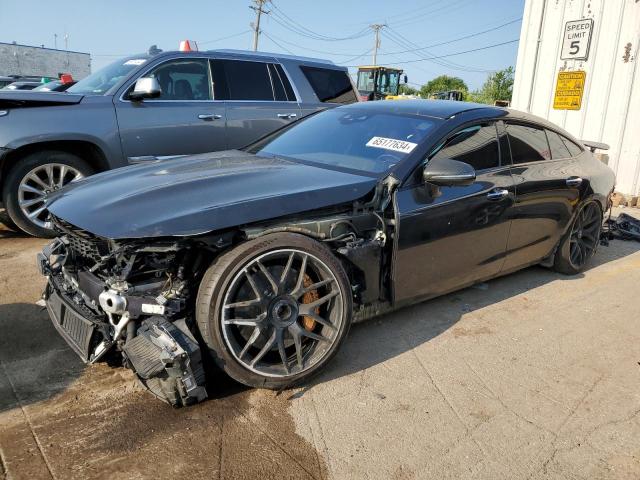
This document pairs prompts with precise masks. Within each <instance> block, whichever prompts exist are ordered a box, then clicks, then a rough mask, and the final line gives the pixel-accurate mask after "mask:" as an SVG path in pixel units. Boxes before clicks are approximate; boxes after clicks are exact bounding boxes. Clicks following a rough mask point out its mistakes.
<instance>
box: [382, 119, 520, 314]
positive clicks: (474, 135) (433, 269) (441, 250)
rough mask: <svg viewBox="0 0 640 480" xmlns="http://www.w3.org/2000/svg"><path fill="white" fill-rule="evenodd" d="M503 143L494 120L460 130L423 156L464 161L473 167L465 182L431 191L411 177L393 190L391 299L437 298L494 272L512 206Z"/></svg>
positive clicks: (431, 187)
mask: <svg viewBox="0 0 640 480" xmlns="http://www.w3.org/2000/svg"><path fill="white" fill-rule="evenodd" d="M501 144H502V145H503V146H502V147H501ZM505 144H506V142H505V141H504V140H503V139H499V137H498V135H497V126H496V124H495V123H494V122H488V123H478V124H475V125H471V126H467V127H465V128H464V129H462V130H460V131H458V132H456V133H454V134H453V135H452V136H450V137H449V138H447V139H446V140H445V142H444V143H443V144H442V145H441V146H440V147H438V148H436V151H435V153H432V154H431V155H430V159H432V158H451V159H454V160H459V161H463V162H466V163H468V164H470V165H471V166H473V167H474V168H475V169H476V181H475V182H474V183H473V184H471V185H468V186H451V187H436V186H435V185H432V184H428V183H424V182H422V181H419V180H417V178H418V177H420V175H416V179H414V181H413V182H412V183H411V184H410V185H407V186H405V187H402V188H400V189H399V190H398V192H397V194H396V201H397V216H398V223H399V225H398V238H397V251H396V262H395V266H394V291H395V300H396V301H397V302H402V301H404V300H410V299H415V298H418V297H431V296H435V295H439V294H442V293H445V292H448V291H451V290H454V289H456V288H459V287H462V286H465V285H468V284H471V283H473V282H475V281H478V280H480V279H483V278H488V277H491V276H493V275H496V274H498V273H499V272H500V270H501V268H502V264H503V261H504V254H505V251H506V247H507V239H508V236H509V225H510V220H509V213H510V209H511V207H512V206H513V202H514V186H513V180H512V178H511V172H510V165H509V161H508V155H507V156H506V157H505V155H504V152H503V153H502V156H503V157H504V158H506V161H501V150H504V148H505V146H504V145H505ZM421 168H422V167H421ZM418 173H419V172H418Z"/></svg>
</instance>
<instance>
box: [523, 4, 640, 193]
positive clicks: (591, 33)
mask: <svg viewBox="0 0 640 480" xmlns="http://www.w3.org/2000/svg"><path fill="white" fill-rule="evenodd" d="M639 45H640V1H639V0H526V3H525V11H524V18H523V21H522V31H521V33H520V45H519V48H518V61H517V64H516V72H515V84H514V92H513V100H512V106H513V108H515V109H518V110H523V111H528V112H531V113H533V114H535V115H539V116H541V117H544V118H547V119H549V120H550V121H552V122H554V123H556V124H557V125H560V126H562V127H564V128H565V129H566V130H568V131H569V132H571V133H572V134H573V135H575V136H576V137H578V138H581V139H584V140H592V141H597V142H604V143H607V144H609V145H610V147H611V149H610V150H609V151H608V152H607V153H608V155H609V166H610V167H611V168H612V169H613V170H614V171H615V172H616V177H617V185H616V190H617V191H619V192H621V193H624V194H631V195H638V194H639V193H640V69H638V53H640V52H639V49H638V47H639ZM560 72H577V73H574V74H571V75H569V74H568V73H563V74H562V75H564V77H563V79H561V80H560V82H559V84H558V74H559V73H560ZM580 72H584V74H583V73H580ZM583 75H584V82H583V80H582V77H583ZM581 86H582V88H581ZM557 87H559V88H557ZM581 90H582V92H581ZM580 96H581V97H582V98H581V102H580ZM554 102H555V104H554ZM565 108H569V109H565Z"/></svg>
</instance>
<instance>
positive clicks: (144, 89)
mask: <svg viewBox="0 0 640 480" xmlns="http://www.w3.org/2000/svg"><path fill="white" fill-rule="evenodd" d="M160 95H162V88H161V87H160V83H158V80H156V79H155V78H154V77H144V78H139V79H138V80H136V83H135V85H134V86H133V91H132V92H131V93H130V94H129V99H130V100H137V101H140V100H144V99H145V98H158V97H159V96H160Z"/></svg>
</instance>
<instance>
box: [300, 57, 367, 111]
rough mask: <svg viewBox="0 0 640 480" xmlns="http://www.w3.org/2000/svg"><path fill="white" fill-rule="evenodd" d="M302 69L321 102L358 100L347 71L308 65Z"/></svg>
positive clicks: (350, 101) (353, 101)
mask: <svg viewBox="0 0 640 480" xmlns="http://www.w3.org/2000/svg"><path fill="white" fill-rule="evenodd" d="M300 69H301V70H302V73H304V75H305V77H307V80H308V81H309V83H310V84H311V87H312V88H313V90H314V91H315V92H316V95H317V96H318V99H319V100H320V101H321V102H324V103H342V104H346V103H355V102H357V101H358V99H357V98H356V94H355V92H354V91H353V86H352V85H351V81H350V80H349V75H348V74H347V72H345V71H343V70H333V69H329V68H317V67H308V66H301V67H300Z"/></svg>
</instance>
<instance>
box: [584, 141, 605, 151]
mask: <svg viewBox="0 0 640 480" xmlns="http://www.w3.org/2000/svg"><path fill="white" fill-rule="evenodd" d="M580 141H581V142H582V144H583V145H584V146H585V147H587V148H588V149H589V150H591V151H592V152H595V151H596V150H609V145H607V144H606V143H600V142H592V141H590V140H580Z"/></svg>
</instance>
